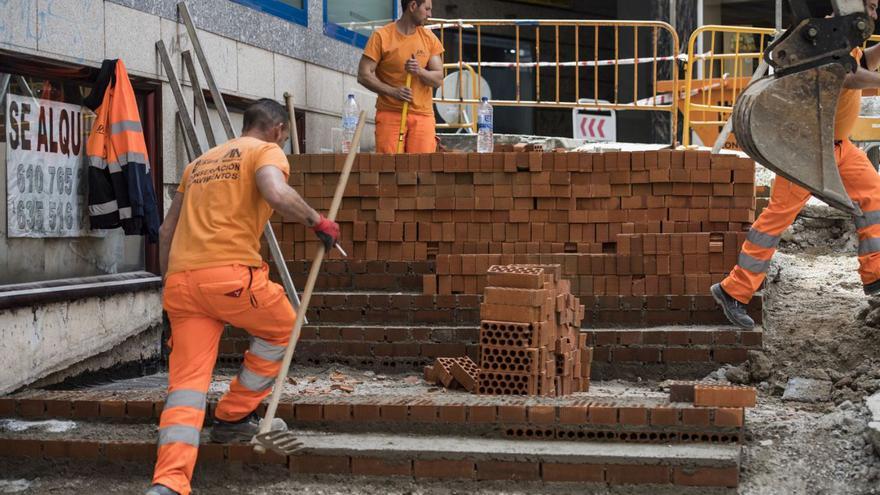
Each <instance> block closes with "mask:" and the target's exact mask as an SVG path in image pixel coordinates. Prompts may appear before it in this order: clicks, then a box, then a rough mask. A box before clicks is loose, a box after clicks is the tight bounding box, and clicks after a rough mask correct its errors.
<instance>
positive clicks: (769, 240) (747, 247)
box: [711, 0, 880, 328]
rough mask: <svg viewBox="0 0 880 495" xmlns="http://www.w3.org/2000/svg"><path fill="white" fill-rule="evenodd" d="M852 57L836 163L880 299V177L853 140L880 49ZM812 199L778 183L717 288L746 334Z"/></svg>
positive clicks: (871, 287) (871, 9)
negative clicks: (754, 302)
mask: <svg viewBox="0 0 880 495" xmlns="http://www.w3.org/2000/svg"><path fill="white" fill-rule="evenodd" d="M877 3H878V0H865V9H866V11H867V13H868V15H870V16H871V18H872V19H874V20H875V21H876V20H877ZM852 55H853V57H854V58H855V59H856V61H857V62H858V63H859V67H858V68H857V69H856V71H855V72H853V73H851V74H849V75H847V77H846V81H845V82H844V86H843V90H842V91H841V93H840V99H839V100H838V104H837V114H836V115H835V118H834V157H835V160H836V161H837V168H838V170H839V171H840V177H841V179H842V180H843V185H844V187H846V191H847V194H849V196H850V198H852V200H853V201H854V202H856V203H858V205H859V207H860V208H861V209H862V212H863V216H861V217H857V218H856V219H855V223H856V228H857V230H858V234H859V274H860V275H861V278H862V284H863V285H864V290H865V294H867V295H870V296H873V295H877V294H880V175H878V174H877V172H876V171H875V170H874V166H873V165H872V164H871V161H870V160H869V159H868V157H867V155H865V152H863V151H862V150H860V149H859V148H857V147H856V146H855V145H854V144H853V143H852V142H851V141H850V140H849V135H850V133H851V132H852V129H853V127H854V126H855V124H856V120H857V119H858V118H859V110H860V105H861V97H862V90H863V89H869V88H880V73H877V72H876V70H877V68H878V67H880V45H874V46H872V47H870V48H867V49H866V50H864V52H862V50H861V49H859V48H856V49H855V50H853V53H852ZM809 199H810V193H809V192H808V191H807V190H806V189H804V188H803V187H801V186H798V185H796V184H794V183H792V182H791V181H789V180H787V179H785V178H784V177H781V176H777V177H776V180H775V182H774V185H773V190H772V191H771V192H770V204H769V205H768V206H767V207H766V208H765V209H764V211H763V212H761V215H760V216H759V217H758V219H757V220H755V222H754V223H753V224H752V227H751V229H749V233H748V236H747V237H746V241H745V243H743V246H742V251H741V252H740V254H739V259H738V261H737V265H736V266H735V267H733V270H732V271H731V272H730V274H729V275H728V276H727V278H725V279H724V280H723V281H721V283H719V284H715V285H713V286H712V288H711V291H712V296H713V297H714V298H715V301H717V302H718V304H719V305H720V306H721V308H722V309H723V310H724V314H725V315H726V316H727V319H728V320H730V322H731V323H733V324H735V325H737V326H740V327H743V328H752V327H754V325H755V322H754V321H753V320H752V318H751V317H750V316H749V315H748V313H747V312H746V308H745V305H746V304H748V303H749V301H750V300H751V298H752V296H753V295H754V294H755V292H756V291H757V290H758V288H759V287H760V286H761V284H762V283H763V282H764V279H765V278H766V276H767V269H768V268H769V267H770V259H771V258H772V257H773V253H775V252H776V246H777V245H779V239H780V236H781V235H782V233H783V232H784V231H785V229H787V228H788V227H789V226H790V225H791V224H792V222H794V220H795V218H797V215H798V213H799V212H800V211H801V208H803V207H804V205H805V204H806V203H807V200H809Z"/></svg>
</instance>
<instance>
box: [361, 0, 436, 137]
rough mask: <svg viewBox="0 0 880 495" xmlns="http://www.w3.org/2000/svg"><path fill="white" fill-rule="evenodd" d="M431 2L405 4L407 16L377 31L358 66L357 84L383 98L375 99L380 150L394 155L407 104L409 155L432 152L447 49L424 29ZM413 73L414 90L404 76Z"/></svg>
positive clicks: (418, 0) (417, 0)
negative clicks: (436, 95)
mask: <svg viewBox="0 0 880 495" xmlns="http://www.w3.org/2000/svg"><path fill="white" fill-rule="evenodd" d="M431 2H432V0H402V1H401V7H402V8H403V15H401V17H400V19H398V20H397V21H395V22H392V23H391V24H388V25H386V26H383V27H381V28H379V29H377V30H376V31H375V32H373V35H372V36H370V40H369V41H368V42H367V47H366V48H365V49H364V55H363V56H362V57H361V62H360V66H359V67H358V82H359V83H361V85H363V86H364V87H366V88H367V89H369V90H370V91H373V92H375V93H376V94H378V95H379V99H378V100H377V101H376V152H377V153H396V152H397V142H398V137H399V133H400V120H401V114H402V111H403V103H404V102H408V103H409V111H408V115H407V119H406V134H405V136H404V143H405V144H404V151H405V152H406V153H433V152H434V151H435V149H436V147H437V142H436V140H435V138H436V133H435V125H436V124H435V122H436V121H435V120H434V104H433V101H432V99H433V89H434V88H437V87H440V85H441V84H443V59H442V58H441V57H440V56H441V55H442V54H443V45H442V44H441V43H440V40H438V39H437V37H436V36H434V33H432V32H431V31H429V30H427V29H425V27H424V25H425V22H427V20H428V18H429V17H430V16H431V9H432V5H431ZM407 74H411V75H412V87H411V88H407V87H406V76H407Z"/></svg>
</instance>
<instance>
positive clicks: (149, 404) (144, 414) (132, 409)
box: [125, 400, 155, 419]
mask: <svg viewBox="0 0 880 495" xmlns="http://www.w3.org/2000/svg"><path fill="white" fill-rule="evenodd" d="M125 412H126V415H127V416H128V417H129V418H137V419H151V418H154V417H155V415H154V412H153V401H151V400H130V401H128V402H127V403H126V404H125Z"/></svg>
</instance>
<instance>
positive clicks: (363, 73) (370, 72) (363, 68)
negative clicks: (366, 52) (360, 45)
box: [357, 56, 412, 103]
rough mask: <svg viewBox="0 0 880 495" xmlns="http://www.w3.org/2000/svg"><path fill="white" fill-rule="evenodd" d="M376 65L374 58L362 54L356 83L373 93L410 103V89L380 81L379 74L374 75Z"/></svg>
mask: <svg viewBox="0 0 880 495" xmlns="http://www.w3.org/2000/svg"><path fill="white" fill-rule="evenodd" d="M377 65H378V64H377V63H376V61H375V60H373V59H371V58H370V57H367V56H362V57H361V63H360V64H359V65H358V79H357V80H358V83H360V85H361V86H363V87H365V88H367V89H369V90H370V91H372V92H374V93H377V94H380V95H385V96H390V97H392V98H397V99H398V100H400V101H408V102H410V103H412V89H410V88H407V87H406V86H401V87H399V88H395V87H394V86H391V85H389V84H385V83H383V82H382V81H380V80H379V76H377V75H376V67H377Z"/></svg>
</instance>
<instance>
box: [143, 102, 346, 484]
mask: <svg viewBox="0 0 880 495" xmlns="http://www.w3.org/2000/svg"><path fill="white" fill-rule="evenodd" d="M289 133H290V130H289V129H288V115H287V111H286V110H285V109H284V107H282V106H281V105H279V104H278V103H277V102H275V101H272V100H260V101H258V102H256V103H254V104H253V105H251V106H250V107H248V109H247V110H246V111H245V113H244V126H243V129H242V137H240V138H237V139H233V140H231V141H229V142H227V143H225V144H221V145H220V146H217V147H215V148H213V149H211V150H209V151H208V152H207V153H205V154H203V155H202V156H200V157H198V158H197V159H196V160H195V161H194V162H192V163H190V164H189V165H188V166H187V167H186V169H185V170H184V171H183V179H182V180H181V183H180V187H179V188H178V189H177V194H176V195H175V196H174V200H173V201H172V203H171V208H170V209H169V211H168V215H167V217H166V218H165V222H164V223H163V225H162V227H161V229H160V231H159V246H160V265H161V269H162V273H164V274H165V290H164V294H163V307H164V308H165V311H167V312H168V318H169V319H170V321H171V339H170V340H169V342H168V345H169V346H170V347H171V357H170V360H169V372H168V397H167V398H166V399H165V409H164V410H163V411H162V417H161V419H160V420H159V452H158V460H157V461H156V468H155V473H154V475H153V486H152V487H150V489H149V490H148V491H147V494H148V495H172V494H182V495H187V494H189V493H190V491H191V489H190V480H191V479H192V474H193V468H194V467H195V464H196V455H197V453H198V447H199V432H200V431H201V427H202V423H203V421H204V419H205V418H204V417H205V403H206V394H207V392H208V386H209V385H210V383H211V373H212V370H213V369H214V363H215V361H216V360H217V350H218V345H219V343H220V335H221V334H222V332H223V327H224V325H225V324H226V323H229V324H231V325H233V326H236V327H239V328H243V329H245V330H246V331H247V332H248V333H250V334H251V336H252V337H253V338H252V340H251V344H250V349H249V350H248V351H247V352H245V355H244V363H243V364H242V366H241V370H240V371H239V373H238V376H236V377H235V378H234V379H233V380H232V383H230V385H229V391H228V392H227V393H226V394H225V395H224V396H223V397H222V398H221V399H220V402H219V403H218V404H217V407H216V408H215V409H214V426H213V428H212V430H211V440H212V441H215V442H223V443H227V442H249V441H250V440H251V439H252V438H253V437H254V436H255V435H256V434H257V432H258V430H259V421H260V418H259V417H258V416H257V415H256V413H255V412H254V411H255V410H256V409H257V406H258V405H259V404H260V402H261V401H262V400H263V399H264V398H265V397H266V396H267V395H268V394H269V393H270V391H271V388H272V384H273V382H274V381H275V376H276V375H277V374H278V372H279V369H280V368H281V361H282V359H283V357H284V352H285V348H286V346H287V342H288V340H289V339H290V333H291V330H292V328H293V324H294V321H295V319H296V314H295V313H294V310H293V308H292V307H291V305H290V302H289V301H288V298H287V296H286V295H285V293H284V289H283V288H282V287H281V286H280V285H278V284H276V283H273V282H270V281H269V269H268V267H267V265H266V263H264V262H263V260H262V258H261V256H260V234H261V233H262V232H263V228H264V226H265V225H266V222H268V221H269V217H270V216H272V213H273V211H278V212H279V213H281V214H282V215H283V216H284V217H285V218H288V219H291V220H295V221H298V222H301V223H303V224H305V225H308V226H309V227H311V228H312V229H313V230H314V231H315V233H316V234H317V235H318V237H319V238H320V239H321V240H322V241H323V242H324V245H325V247H326V248H327V249H328V250H329V249H331V248H332V247H333V246H334V244H335V242H336V240H337V238H338V237H339V226H338V225H337V224H336V223H335V222H332V221H330V220H328V219H327V218H325V217H324V216H323V215H320V214H318V213H317V212H316V211H315V210H314V209H312V208H311V207H310V206H309V205H308V204H306V202H305V201H303V199H302V198H301V197H300V195H299V194H298V193H297V192H296V191H295V190H293V188H291V187H290V186H288V185H287V177H288V175H289V173H290V168H289V166H288V163H287V157H286V156H285V155H284V152H283V151H281V146H282V145H283V144H284V142H285V141H287V138H288V136H289ZM272 429H273V430H279V429H281V430H284V429H287V426H286V425H285V424H284V421H282V420H280V419H277V418H276V419H275V420H274V422H273V423H272Z"/></svg>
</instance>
